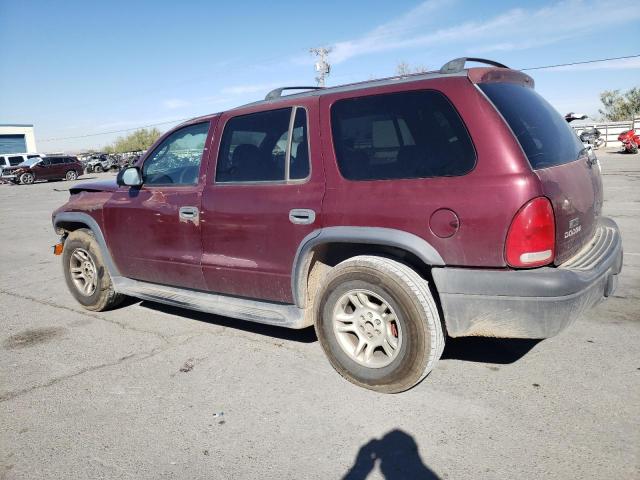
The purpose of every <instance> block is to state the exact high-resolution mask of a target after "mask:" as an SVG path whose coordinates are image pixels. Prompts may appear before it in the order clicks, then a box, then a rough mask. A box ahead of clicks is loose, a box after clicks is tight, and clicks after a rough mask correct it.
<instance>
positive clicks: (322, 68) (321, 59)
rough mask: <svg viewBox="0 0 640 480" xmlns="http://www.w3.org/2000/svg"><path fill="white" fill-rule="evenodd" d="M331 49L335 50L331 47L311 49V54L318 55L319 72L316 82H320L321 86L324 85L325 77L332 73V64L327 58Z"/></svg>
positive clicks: (317, 67)
mask: <svg viewBox="0 0 640 480" xmlns="http://www.w3.org/2000/svg"><path fill="white" fill-rule="evenodd" d="M331 50H333V49H332V48H331V47H329V48H325V47H319V48H310V49H309V53H310V54H312V55H315V56H316V57H318V61H317V62H316V72H318V76H317V77H316V82H317V83H318V86H319V87H324V79H325V78H326V77H328V76H329V73H331V65H330V64H329V59H328V58H327V57H328V56H329V54H330V53H331Z"/></svg>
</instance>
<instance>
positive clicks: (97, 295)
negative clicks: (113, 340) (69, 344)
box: [62, 228, 124, 312]
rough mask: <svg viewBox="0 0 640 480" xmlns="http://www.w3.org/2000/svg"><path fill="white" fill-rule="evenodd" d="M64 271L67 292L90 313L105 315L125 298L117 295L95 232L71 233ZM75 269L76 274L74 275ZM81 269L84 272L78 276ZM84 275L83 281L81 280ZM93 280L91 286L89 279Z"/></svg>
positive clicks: (68, 238) (77, 231) (64, 259)
mask: <svg viewBox="0 0 640 480" xmlns="http://www.w3.org/2000/svg"><path fill="white" fill-rule="evenodd" d="M87 262H88V263H91V264H92V265H93V274H91V275H87V274H86V270H85V265H87ZM62 268H63V269H64V277H65V280H66V282H67V288H68V289H69V291H70V292H71V294H72V295H73V296H74V298H75V299H76V300H77V301H78V303H80V304H81V305H82V306H83V307H84V308H86V309H87V310H92V311H97V312H101V311H103V310H109V309H112V308H114V307H116V306H118V305H119V304H120V303H121V302H122V300H123V299H124V296H123V295H122V294H119V293H116V291H115V290H114V288H113V282H112V281H111V277H110V276H109V272H108V270H107V268H106V266H105V263H104V259H103V257H102V252H101V251H100V246H99V245H98V242H97V241H96V239H95V237H94V235H93V232H91V230H88V229H84V228H82V229H79V230H75V231H73V232H71V233H70V234H69V236H68V237H67V239H66V240H65V242H64V250H63V253H62ZM72 268H74V270H75V271H74V272H72ZM77 268H80V269H81V270H83V271H82V272H80V273H78V272H77ZM79 275H82V276H83V278H80V277H79ZM88 278H90V279H91V282H88V281H87V279H88ZM88 283H89V284H92V285H91V286H92V287H93V288H87V289H83V288H81V287H80V286H81V285H87V284H88Z"/></svg>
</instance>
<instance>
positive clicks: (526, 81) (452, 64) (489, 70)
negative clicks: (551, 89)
mask: <svg viewBox="0 0 640 480" xmlns="http://www.w3.org/2000/svg"><path fill="white" fill-rule="evenodd" d="M467 62H476V63H484V64H485V65H490V67H480V68H469V69H467V76H468V77H469V80H471V81H472V82H473V83H499V82H508V83H517V84H519V85H524V86H526V87H530V88H534V86H535V82H534V81H533V78H531V77H530V76H529V75H527V74H526V73H522V72H521V71H519V70H512V69H511V68H509V67H507V66H506V65H504V64H502V63H499V62H496V61H494V60H487V59H486V58H477V57H460V58H454V59H453V60H450V61H449V62H447V63H445V64H444V65H443V66H442V67H440V70H439V73H441V74H455V73H460V72H462V71H464V70H465V66H466V63H467Z"/></svg>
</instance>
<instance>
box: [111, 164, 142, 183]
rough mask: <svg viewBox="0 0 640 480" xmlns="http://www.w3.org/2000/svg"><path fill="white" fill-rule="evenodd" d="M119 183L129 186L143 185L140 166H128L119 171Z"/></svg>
mask: <svg viewBox="0 0 640 480" xmlns="http://www.w3.org/2000/svg"><path fill="white" fill-rule="evenodd" d="M117 182H118V185H120V186H123V185H124V186H127V187H139V186H140V185H142V173H141V172H140V169H139V168H138V167H128V168H125V169H123V170H120V172H118V177H117Z"/></svg>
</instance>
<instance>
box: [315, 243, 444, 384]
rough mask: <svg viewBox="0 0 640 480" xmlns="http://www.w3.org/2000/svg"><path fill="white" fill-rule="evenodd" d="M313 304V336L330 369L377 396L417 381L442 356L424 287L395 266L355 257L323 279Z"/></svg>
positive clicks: (433, 312) (411, 273)
mask: <svg viewBox="0 0 640 480" xmlns="http://www.w3.org/2000/svg"><path fill="white" fill-rule="evenodd" d="M317 298H318V302H317V304H316V305H317V317H316V318H317V320H316V333H317V335H318V339H319V340H320V344H321V345H322V348H323V350H324V352H325V354H326V355H327V357H328V358H329V361H330V363H331V365H332V366H333V368H335V369H336V371H338V373H340V375H342V376H343V377H344V378H346V379H347V380H349V381H350V382H352V383H354V384H356V385H359V386H361V387H364V388H367V389H370V390H374V391H377V392H383V393H397V392H402V391H405V390H407V389H409V388H411V387H413V386H414V385H416V384H417V383H419V382H420V381H422V380H423V379H424V378H425V377H426V376H427V375H428V374H429V372H430V371H431V370H432V369H433V368H434V366H435V364H436V362H437V361H438V359H439V358H440V356H441V355H442V351H443V349H444V333H443V330H442V324H441V321H440V316H439V314H438V309H437V307H436V304H435V301H434V299H433V296H432V295H431V292H430V290H429V285H428V283H427V281H426V280H424V279H423V278H422V277H420V276H419V275H418V274H417V273H416V272H415V271H414V270H413V269H411V268H410V267H408V266H406V265H404V264H402V263H400V262H397V261H395V260H391V259H387V258H383V257H375V256H368V255H367V256H365V255H363V256H357V257H353V258H350V259H348V260H345V261H344V262H342V263H340V264H338V265H336V266H335V267H334V268H333V270H332V271H331V272H330V273H329V275H328V276H327V278H326V279H325V282H324V284H323V286H322V287H321V290H320V292H319V293H318V297H317Z"/></svg>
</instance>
